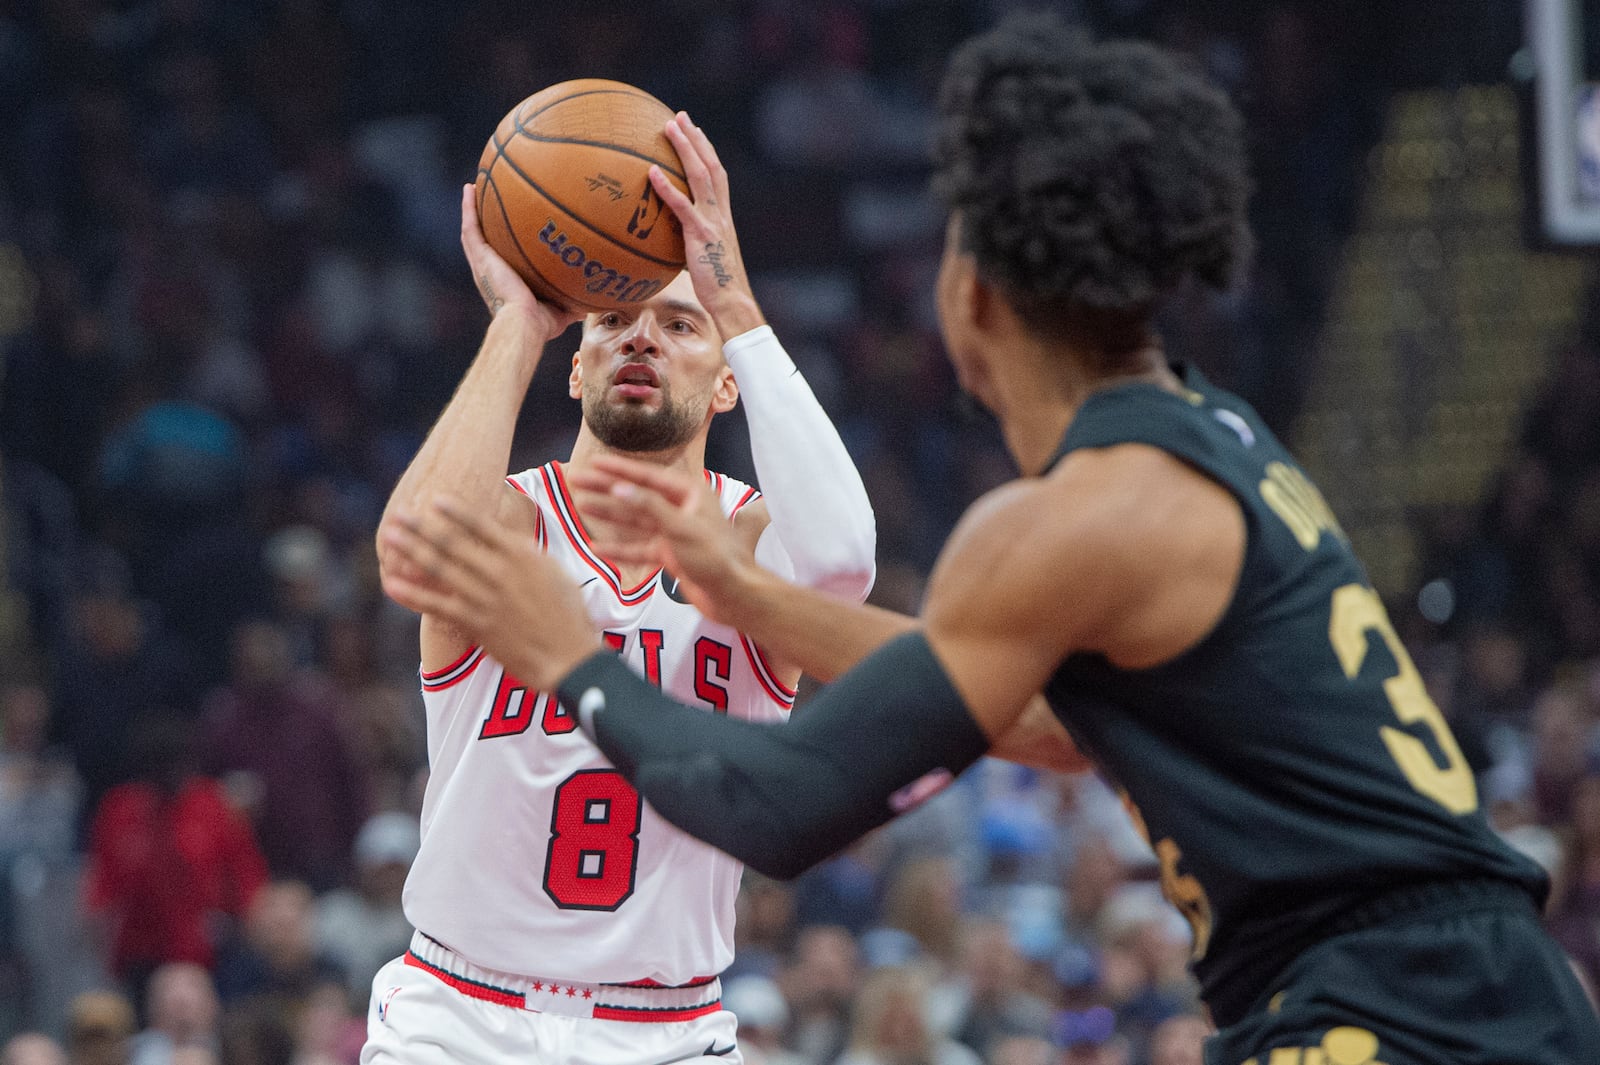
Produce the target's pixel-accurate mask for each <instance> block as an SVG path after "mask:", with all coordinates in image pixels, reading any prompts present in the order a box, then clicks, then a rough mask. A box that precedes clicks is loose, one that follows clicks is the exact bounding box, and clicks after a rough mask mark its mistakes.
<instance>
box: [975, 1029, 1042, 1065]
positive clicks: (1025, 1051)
mask: <svg viewBox="0 0 1600 1065" xmlns="http://www.w3.org/2000/svg"><path fill="white" fill-rule="evenodd" d="M1057 1057H1058V1055H1057V1053H1056V1048H1055V1045H1054V1044H1053V1043H1051V1042H1050V1040H1048V1039H1040V1038H1038V1037H1037V1036H1031V1035H1008V1036H1006V1037H1005V1038H1004V1039H1002V1040H1000V1041H999V1042H998V1043H996V1044H995V1046H994V1049H993V1050H992V1051H990V1052H989V1057H988V1065H1056V1058H1057Z"/></svg>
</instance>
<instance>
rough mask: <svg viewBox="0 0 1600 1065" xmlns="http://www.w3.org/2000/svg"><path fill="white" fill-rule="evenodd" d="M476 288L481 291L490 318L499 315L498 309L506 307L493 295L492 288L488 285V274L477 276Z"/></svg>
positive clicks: (504, 303)
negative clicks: (487, 306)
mask: <svg viewBox="0 0 1600 1065" xmlns="http://www.w3.org/2000/svg"><path fill="white" fill-rule="evenodd" d="M478 287H479V288H480V289H482V290H483V299H484V302H485V303H487V304H488V305H489V315H490V317H493V316H494V315H496V314H498V313H500V308H501V307H504V306H505V305H506V301H505V300H504V299H502V298H501V297H500V296H498V295H496V294H495V291H494V286H493V285H491V284H490V283H489V275H488V274H479V275H478Z"/></svg>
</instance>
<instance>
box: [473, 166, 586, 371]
mask: <svg viewBox="0 0 1600 1065" xmlns="http://www.w3.org/2000/svg"><path fill="white" fill-rule="evenodd" d="M461 249H462V250H463V251H464V252H466V253H467V264H468V265H469V266H470V267H471V268H472V283H473V284H474V285H476V286H478V295H480V296H482V297H483V302H484V303H485V304H486V305H487V306H488V308H489V314H490V316H491V317H493V316H494V315H498V314H499V313H500V312H501V311H502V310H506V309H508V308H509V309H513V310H517V311H521V312H523V313H525V314H527V315H529V316H530V317H531V318H532V319H533V320H534V322H535V324H536V325H537V326H538V327H539V328H540V329H541V330H542V331H543V332H544V335H545V338H546V339H549V340H553V339H555V337H556V336H557V335H558V334H559V333H561V332H562V330H564V329H566V328H567V326H569V325H571V324H572V323H573V322H576V321H580V320H581V319H582V318H583V315H581V314H574V313H572V312H571V311H568V310H565V309H563V308H561V307H558V306H556V305H555V304H554V303H548V302H546V301H544V300H540V299H539V298H537V297H536V296H534V294H533V290H532V289H530V288H528V284H527V282H525V281H523V280H522V278H520V277H518V276H517V272H516V271H515V270H513V269H511V266H510V264H508V263H507V262H506V261H505V260H504V259H502V258H501V257H500V254H499V253H498V252H496V251H495V250H494V249H493V248H491V247H489V242H488V241H486V240H484V239H483V227H482V225H481V224H480V223H479V221H478V201H477V193H476V190H475V187H474V186H472V185H467V186H464V187H463V188H462V190H461Z"/></svg>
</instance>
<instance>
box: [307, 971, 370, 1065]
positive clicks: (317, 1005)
mask: <svg viewBox="0 0 1600 1065" xmlns="http://www.w3.org/2000/svg"><path fill="white" fill-rule="evenodd" d="M363 998H365V996H364V995H363ZM366 1038H367V1024H366V1007H365V1003H364V1002H363V1005H362V1007H361V1012H360V1013H359V1014H358V1013H357V1012H356V1010H355V1008H354V1007H353V1006H352V1004H351V1002H350V996H349V995H348V993H347V992H346V990H345V986H344V984H343V982H341V981H340V980H338V979H335V978H332V977H329V976H324V977H323V978H321V980H320V981H319V982H318V983H317V984H315V985H314V986H313V987H312V988H311V990H310V992H308V993H307V994H306V995H305V997H304V998H303V999H302V1001H301V1002H300V1004H299V1006H298V1007H297V1008H296V1009H295V1010H294V1044H295V1055H294V1060H295V1065H354V1063H355V1062H356V1060H357V1059H358V1058H359V1057H360V1056H361V1045H362V1044H363V1043H364V1042H366Z"/></svg>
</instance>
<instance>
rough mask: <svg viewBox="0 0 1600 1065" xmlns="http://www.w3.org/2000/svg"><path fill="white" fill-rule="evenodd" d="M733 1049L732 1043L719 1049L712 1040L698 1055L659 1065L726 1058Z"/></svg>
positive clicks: (675, 1059) (674, 1064) (675, 1064)
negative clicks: (699, 1059)
mask: <svg viewBox="0 0 1600 1065" xmlns="http://www.w3.org/2000/svg"><path fill="white" fill-rule="evenodd" d="M735 1049H737V1048H736V1047H735V1046H734V1044H732V1043H729V1044H728V1045H727V1046H725V1047H719V1046H717V1041H716V1040H715V1039H713V1040H712V1041H711V1042H709V1043H707V1044H706V1048H705V1049H704V1050H702V1051H700V1053H698V1054H690V1055H689V1056H688V1057H686V1058H673V1059H672V1060H670V1061H663V1062H660V1063H659V1065H678V1062H680V1061H693V1060H694V1059H695V1058H722V1057H727V1056H728V1055H729V1054H732V1053H733V1052H734V1050H735Z"/></svg>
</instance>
